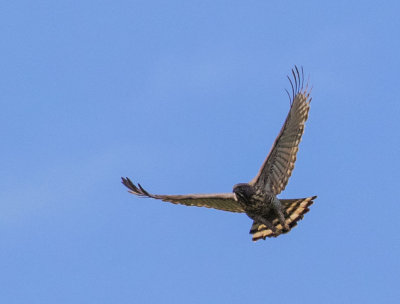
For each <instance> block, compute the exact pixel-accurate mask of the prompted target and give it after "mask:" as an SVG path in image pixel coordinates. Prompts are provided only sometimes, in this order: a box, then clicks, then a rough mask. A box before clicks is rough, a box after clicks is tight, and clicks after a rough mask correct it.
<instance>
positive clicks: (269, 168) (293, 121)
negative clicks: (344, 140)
mask: <svg viewBox="0 0 400 304" xmlns="http://www.w3.org/2000/svg"><path fill="white" fill-rule="evenodd" d="M292 75H293V81H292V80H291V79H290V78H289V77H288V78H289V81H290V84H291V87H292V92H291V94H289V93H288V95H289V98H290V101H291V103H290V105H291V106H290V110H289V113H288V115H287V117H286V120H285V123H284V124H283V127H282V129H281V131H280V133H279V135H278V137H277V138H276V140H275V142H274V144H273V146H272V148H271V151H270V152H269V154H268V156H267V158H266V159H265V160H264V163H263V164H262V166H261V168H260V170H259V172H258V174H257V175H256V176H255V177H254V178H253V179H252V180H251V181H250V182H249V183H245V184H237V185H235V186H234V188H233V193H215V194H186V195H159V194H150V193H149V192H147V191H146V190H144V189H143V187H142V186H141V185H140V184H138V186H136V185H135V184H134V183H132V181H131V180H130V179H129V178H127V177H126V178H122V183H123V184H124V185H125V186H126V187H127V188H128V189H129V192H130V193H132V194H135V195H137V196H140V197H149V198H154V199H159V200H162V201H165V202H171V203H174V204H181V205H186V206H197V207H207V208H214V209H218V210H223V211H230V212H237V213H246V214H247V215H248V216H249V217H250V218H252V219H253V220H254V222H253V225H252V227H251V230H250V233H251V234H253V241H257V240H259V239H265V238H267V237H276V236H278V235H280V234H283V233H287V232H288V231H290V230H291V229H292V228H293V227H294V226H296V225H297V222H298V221H299V220H301V219H302V218H303V216H304V214H305V213H306V212H308V211H309V206H311V204H313V202H314V199H315V198H316V196H312V197H308V198H300V199H281V200H280V199H278V198H277V197H276V195H278V194H279V193H281V192H282V191H283V190H284V189H285V187H286V185H287V183H288V180H289V177H290V176H291V174H292V171H293V168H294V163H295V161H296V154H297V151H298V145H299V143H300V140H301V137H302V135H303V132H304V124H305V122H306V120H307V117H308V112H309V109H310V102H311V97H310V91H309V90H308V85H306V86H305V87H304V80H303V79H304V74H303V69H301V72H300V71H299V69H298V68H297V67H295V68H294V69H293V70H292Z"/></svg>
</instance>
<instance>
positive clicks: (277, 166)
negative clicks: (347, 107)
mask: <svg viewBox="0 0 400 304" xmlns="http://www.w3.org/2000/svg"><path fill="white" fill-rule="evenodd" d="M300 71H301V72H300ZM300 71H299V69H298V68H297V66H295V67H294V69H292V74H293V79H294V80H293V81H292V80H291V78H290V77H289V76H288V79H289V81H290V85H291V88H292V92H291V94H290V93H289V92H288V91H286V92H287V93H288V95H289V98H290V110H289V113H288V115H287V117H286V120H285V123H284V124H283V126H282V129H281V131H280V132H279V135H278V137H277V138H276V139H275V142H274V144H273V145H272V148H271V151H270V152H269V154H268V156H267V157H266V159H265V160H264V163H263V164H262V166H261V168H260V170H259V172H258V174H257V175H256V176H255V177H254V178H253V179H252V180H251V181H250V184H251V185H254V186H257V187H259V188H263V189H265V190H267V191H271V192H273V193H274V194H275V195H277V194H279V193H281V192H282V191H283V190H284V189H285V187H286V185H287V183H288V181H289V178H290V176H291V175H292V171H293V169H294V163H295V161H296V155H297V151H298V145H299V143H300V141H301V137H302V135H303V133H304V126H305V122H306V120H307V118H308V112H309V110H310V103H311V100H312V98H311V97H310V93H311V89H309V88H308V83H307V84H306V85H305V87H304V72H303V68H301V70H300Z"/></svg>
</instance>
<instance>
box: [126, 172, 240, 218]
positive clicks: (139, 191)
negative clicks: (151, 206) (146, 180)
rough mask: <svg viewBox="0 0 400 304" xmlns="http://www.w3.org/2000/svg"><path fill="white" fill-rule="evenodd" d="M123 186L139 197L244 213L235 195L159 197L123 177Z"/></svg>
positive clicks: (214, 194)
mask: <svg viewBox="0 0 400 304" xmlns="http://www.w3.org/2000/svg"><path fill="white" fill-rule="evenodd" d="M122 184H123V185H124V186H126V187H127V188H128V189H129V192H130V193H132V194H135V195H137V196H139V197H150V198H154V199H159V200H162V201H164V202H170V203H173V204H180V205H186V206H196V207H206V208H213V209H217V210H223V211H229V212H238V213H243V212H244V210H243V208H242V207H241V206H240V204H239V203H238V202H237V201H236V200H235V196H234V194H233V193H213V194H186V195H159V194H151V193H149V192H147V191H146V190H145V189H144V188H143V187H142V186H141V185H140V184H138V185H137V186H136V185H135V184H134V183H133V182H132V181H131V180H130V179H129V178H128V177H126V178H124V177H122Z"/></svg>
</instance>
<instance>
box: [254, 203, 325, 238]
mask: <svg viewBox="0 0 400 304" xmlns="http://www.w3.org/2000/svg"><path fill="white" fill-rule="evenodd" d="M316 198H317V197H316V196H311V197H307V198H296V199H281V200H280V201H281V203H282V205H283V210H284V215H285V219H286V223H287V224H288V226H289V230H287V231H284V230H283V229H282V228H283V227H282V225H281V224H280V223H279V219H278V217H277V216H275V217H273V218H271V219H268V220H270V221H271V222H272V224H273V225H274V226H275V228H276V233H274V232H272V230H271V229H267V227H266V226H265V225H263V224H260V223H257V222H253V225H252V226H251V229H250V234H252V235H253V241H258V240H259V239H264V240H265V238H267V237H277V236H278V235H280V234H283V233H287V232H289V231H290V230H291V229H292V228H293V227H295V226H296V225H297V222H298V221H300V220H301V219H302V218H303V217H304V214H305V213H307V212H308V211H309V210H310V209H309V208H308V207H309V206H311V205H312V204H313V203H314V200H315V199H316Z"/></svg>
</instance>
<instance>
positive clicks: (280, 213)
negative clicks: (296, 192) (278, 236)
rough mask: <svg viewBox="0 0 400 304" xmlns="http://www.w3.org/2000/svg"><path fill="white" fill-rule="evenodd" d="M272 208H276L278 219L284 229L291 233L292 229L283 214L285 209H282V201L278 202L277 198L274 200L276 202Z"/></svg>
mask: <svg viewBox="0 0 400 304" xmlns="http://www.w3.org/2000/svg"><path fill="white" fill-rule="evenodd" d="M272 206H273V208H274V211H275V213H276V214H277V215H278V219H279V222H280V223H281V225H282V228H283V229H284V230H286V231H289V230H290V228H289V225H288V224H287V223H286V220H285V215H284V214H283V211H282V209H283V208H282V204H281V202H280V200H278V199H277V198H274V200H273V202H272Z"/></svg>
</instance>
